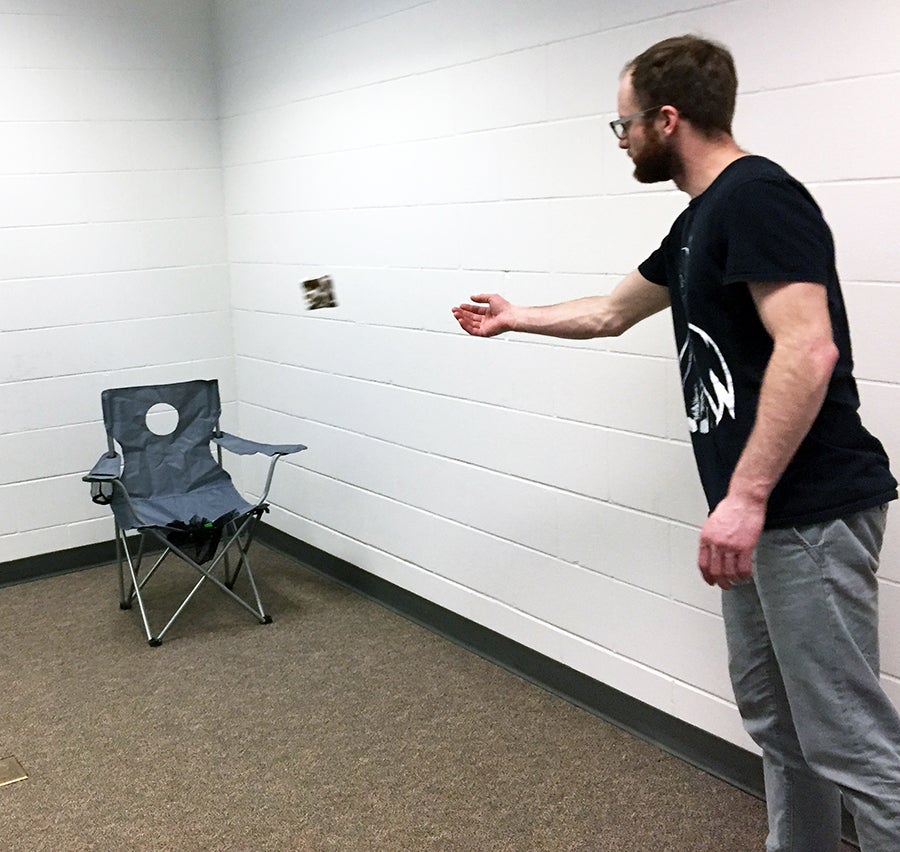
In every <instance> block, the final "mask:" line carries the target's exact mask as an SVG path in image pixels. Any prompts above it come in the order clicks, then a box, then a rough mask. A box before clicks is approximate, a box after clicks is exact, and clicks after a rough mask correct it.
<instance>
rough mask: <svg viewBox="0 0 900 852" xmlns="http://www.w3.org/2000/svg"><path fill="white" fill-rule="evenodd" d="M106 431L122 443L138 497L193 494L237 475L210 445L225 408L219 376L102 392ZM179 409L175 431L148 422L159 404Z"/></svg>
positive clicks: (126, 478) (128, 481) (129, 481)
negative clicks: (229, 471)
mask: <svg viewBox="0 0 900 852" xmlns="http://www.w3.org/2000/svg"><path fill="white" fill-rule="evenodd" d="M101 401H102V405H103V422H104V424H105V426H106V434H107V436H108V437H109V439H110V447H111V448H112V442H113V441H116V442H118V444H119V446H120V447H121V448H122V460H123V470H122V482H123V484H124V485H125V488H126V489H127V490H128V493H129V494H130V495H131V496H132V497H154V496H159V495H172V494H187V493H189V492H190V491H193V490H195V489H197V488H202V487H204V486H207V485H211V484H213V483H217V482H220V481H222V480H227V481H229V482H230V480H231V478H230V477H229V476H228V474H227V473H226V472H225V471H224V470H223V469H222V468H221V467H220V466H219V464H218V462H217V461H216V459H215V458H214V457H213V454H212V450H211V449H210V440H211V438H212V436H213V433H214V432H215V431H216V429H217V428H218V423H219V416H220V414H221V411H222V408H221V404H220V402H219V383H218V382H217V381H216V380H215V379H210V380H195V381H190V382H176V383H174V384H167V385H144V386H141V387H131V388H113V389H110V390H105V391H103V393H102V394H101ZM159 404H163V405H170V406H171V407H172V408H174V409H175V410H176V411H177V412H178V423H177V425H176V426H175V429H174V431H173V432H171V434H167V435H158V434H156V433H155V432H153V431H152V430H151V429H150V428H149V427H148V425H147V413H148V412H149V411H150V409H151V408H153V406H155V405H159Z"/></svg>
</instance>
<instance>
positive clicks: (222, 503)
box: [113, 481, 253, 529]
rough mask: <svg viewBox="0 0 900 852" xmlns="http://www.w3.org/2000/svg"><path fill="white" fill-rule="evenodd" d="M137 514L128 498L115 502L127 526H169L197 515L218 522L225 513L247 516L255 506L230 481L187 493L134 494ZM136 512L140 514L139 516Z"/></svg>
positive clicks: (122, 523) (115, 510) (133, 504)
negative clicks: (130, 507) (130, 506)
mask: <svg viewBox="0 0 900 852" xmlns="http://www.w3.org/2000/svg"><path fill="white" fill-rule="evenodd" d="M131 504H132V506H134V514H133V513H132V512H131V511H130V509H129V507H128V504H127V503H125V502H124V501H121V502H119V501H114V502H113V511H114V512H115V514H116V520H118V522H119V525H120V526H121V527H122V528H123V529H138V528H140V527H166V526H169V525H170V524H172V523H181V524H190V523H192V522H193V521H195V519H197V518H203V519H204V520H208V521H215V520H217V519H218V518H221V517H222V516H223V515H227V514H230V513H231V514H234V516H235V517H238V516H240V515H244V514H246V513H247V512H249V511H250V510H251V509H253V505H252V504H250V503H248V502H247V501H246V500H245V499H244V498H243V497H241V495H240V494H238V492H237V490H236V489H235V487H234V486H233V485H232V484H231V483H230V482H228V481H223V482H217V483H215V484H214V485H210V486H207V487H206V488H198V489H195V490H194V491H190V492H188V493H187V494H170V495H154V496H153V497H132V498H131ZM135 515H136V517H135Z"/></svg>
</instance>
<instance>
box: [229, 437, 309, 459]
mask: <svg viewBox="0 0 900 852" xmlns="http://www.w3.org/2000/svg"><path fill="white" fill-rule="evenodd" d="M212 439H213V442H214V443H216V444H218V445H219V446H220V447H224V448H225V449H226V450H228V451H229V452H231V453H235V454H236V455H239V456H252V455H255V454H256V453H263V454H264V455H267V456H287V455H290V454H291V453H299V452H301V451H303V450H305V449H306V446H305V445H303V444H259V443H257V442H256V441H248V440H247V439H246V438H238V436H237V435H229V434H228V433H227V432H219V433H218V434H214V435H213V437H212Z"/></svg>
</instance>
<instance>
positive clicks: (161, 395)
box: [84, 380, 306, 646]
mask: <svg viewBox="0 0 900 852" xmlns="http://www.w3.org/2000/svg"><path fill="white" fill-rule="evenodd" d="M101 401H102V405H103V422H104V425H105V426H106V436H107V443H108V447H109V451H108V452H107V453H104V455H102V456H101V457H100V460H99V461H98V462H97V464H96V465H94V468H93V470H91V472H90V473H89V474H87V475H86V476H85V477H84V481H85V482H90V483H91V496H92V499H93V500H94V502H95V503H101V504H104V505H105V504H109V505H111V508H112V512H113V516H114V518H115V529H116V550H117V553H118V563H119V602H120V606H121V608H122V609H130V608H131V605H132V602H133V601H134V599H135V598H136V599H137V602H138V608H139V609H140V613H141V619H142V621H143V625H144V631H145V633H146V634H147V641H148V642H149V643H150V644H151V645H153V646H156V645H159V644H160V643H161V642H162V638H163V636H164V635H165V634H166V632H167V631H168V629H169V628H170V627H171V626H172V624H173V623H174V622H175V619H177V618H178V616H179V615H181V613H182V611H183V610H184V608H185V607H186V606H187V605H188V603H189V601H190V600H191V598H193V597H194V595H195V594H196V593H197V591H198V590H199V589H200V587H201V586H202V585H203V584H204V583H206V582H207V581H209V582H210V583H212V584H213V585H215V586H217V587H218V588H219V589H221V590H222V591H223V592H224V593H225V594H226V595H228V596H229V597H230V598H232V599H233V600H234V601H235V602H237V603H238V604H239V605H240V606H241V607H243V608H244V609H246V610H247V611H248V612H250V613H251V614H252V615H253V616H254V617H255V618H257V619H258V620H259V622H260V623H261V624H268V623H270V622H271V621H272V619H271V616H269V615H267V614H266V612H265V610H264V609H263V605H262V602H261V601H260V598H259V591H258V590H257V587H256V581H255V580H254V577H253V572H252V570H251V568H250V561H249V559H248V556H247V552H248V550H249V548H250V544H251V542H252V541H253V535H254V532H255V529H256V525H257V523H258V522H259V519H260V517H261V516H262V514H263V513H264V512H267V511H268V506H267V504H266V502H265V501H266V498H267V497H268V494H269V488H270V487H271V485H272V475H273V474H274V472H275V464H276V462H277V461H278V459H279V458H281V456H284V455H288V454H290V453H297V452H300V451H301V450H305V449H306V447H305V446H303V445H302V444H259V443H256V442H254V441H246V440H244V439H243V438H238V437H236V436H234V435H228V434H226V433H224V432H220V431H219V416H220V414H221V405H220V402H219V385H218V382H216V381H215V380H209V381H206V380H199V381H190V382H179V383H176V384H168V385H146V386H143V387H132V388H116V389H112V390H105V391H103V393H102V394H101ZM159 405H162V406H163V407H167V406H171V408H172V409H175V412H177V418H178V422H177V424H176V425H175V426H174V429H173V430H169V429H162V428H157V429H155V430H154V429H152V428H151V426H150V425H149V423H152V422H153V417H154V414H153V412H151V409H154V408H155V407H156V406H159ZM168 410H169V411H170V414H171V413H172V412H171V409H168ZM148 412H149V413H150V418H149V421H148ZM161 431H167V432H168V434H157V432H161ZM211 443H214V444H215V445H216V457H213V454H212V450H211V447H210V444H211ZM116 444H118V445H119V447H121V450H122V455H121V457H120V456H119V454H118V453H117V452H116ZM223 447H224V448H225V449H226V450H229V451H230V452H232V453H236V454H238V455H252V454H254V453H264V454H265V455H268V456H271V457H272V462H271V464H270V465H269V473H268V477H267V479H266V484H265V489H264V491H263V494H262V497H261V498H260V499H259V501H258V502H257V503H255V504H252V505H251V504H250V503H248V502H247V501H246V500H244V498H243V497H241V495H240V494H238V492H237V490H236V489H235V487H234V485H233V484H232V481H231V477H230V476H229V475H228V473H226V471H225V470H224V468H223V467H222V448H223ZM128 530H137V531H138V533H139V534H140V536H139V542H138V545H137V551H136V553H133V552H132V548H131V547H130V546H129V539H128V538H127V537H126V532H127V531H128ZM148 537H151V541H152V539H156V540H158V541H159V542H160V543H161V544H162V546H163V552H162V555H161V556H159V557H158V558H157V559H156V561H155V563H154V564H153V566H152V567H150V568H149V570H146V571H144V572H143V573H142V572H141V563H142V561H143V557H144V555H145V553H144V551H145V540H146V539H147V538H148ZM135 538H137V536H132V537H131V541H132V542H133V541H134V539H135ZM220 542H222V547H221V549H219V544H220ZM232 548H235V549H236V550H237V557H238V558H237V564H236V565H235V566H234V569H233V570H232V566H231V561H230V559H229V553H230V552H231V550H232ZM217 551H218V554H217ZM169 554H174V555H175V556H177V557H180V558H181V559H182V560H183V561H184V562H186V563H187V564H188V565H190V566H192V567H193V568H194V569H195V570H196V571H197V572H199V574H200V579H199V580H198V581H197V584H196V585H195V586H194V587H193V589H191V591H190V593H189V594H188V595H187V597H186V598H185V599H184V600H183V601H182V602H181V604H180V605H179V606H178V608H177V609H176V610H175V612H174V614H173V615H172V616H171V618H170V619H169V621H168V623H167V624H166V625H165V626H164V627H163V628H162V630H160V631H159V632H158V633H154V632H153V631H152V630H151V628H150V622H149V620H148V617H147V609H146V607H145V605H144V595H143V594H142V591H143V589H144V586H145V585H146V583H147V581H148V580H149V579H150V578H151V577H152V576H153V575H154V574H155V573H156V570H157V569H158V568H159V566H160V565H162V563H163V560H165V558H166V557H167V556H168V555H169ZM216 554H217V555H216ZM123 557H124V560H123ZM148 561H149V560H148ZM125 563H127V565H128V573H129V575H130V584H129V588H128V589H127V590H126V588H125V575H124V564H125ZM207 563H209V564H208V565H207ZM220 564H221V565H222V566H223V572H222V573H223V578H222V579H219V578H218V577H216V576H214V574H213V572H214V571H215V570H216V569H217V568H218V567H219V565H220ZM242 568H243V569H245V570H246V575H247V579H248V581H249V585H250V589H251V590H252V592H253V599H254V600H255V606H253V605H252V604H251V603H250V602H249V600H245V599H244V598H243V597H241V596H239V595H238V594H237V593H236V592H235V591H234V585H235V581H236V580H237V578H238V575H239V574H240V572H241V569H242Z"/></svg>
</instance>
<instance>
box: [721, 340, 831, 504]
mask: <svg viewBox="0 0 900 852" xmlns="http://www.w3.org/2000/svg"><path fill="white" fill-rule="evenodd" d="M798 348H799V347H797V346H796V345H794V344H793V343H789V344H785V345H781V346H779V345H776V346H775V348H774V350H773V352H772V356H771V359H770V360H769V364H768V367H767V368H766V372H765V375H764V377H763V383H762V387H761V390H760V396H759V405H758V408H757V413H756V422H755V424H754V427H753V431H752V432H751V434H750V438H749V439H748V441H747V445H746V447H745V448H744V451H743V453H742V454H741V457H740V459H739V460H738V463H737V466H736V467H735V470H734V473H733V474H732V477H731V483H730V487H729V495H730V496H741V497H743V498H745V499H748V500H751V501H754V502H759V503H765V502H767V501H768V499H769V495H770V494H771V493H772V489H773V488H774V487H775V485H776V484H777V483H778V480H779V479H780V478H781V476H782V474H783V473H784V471H785V469H786V468H787V466H788V464H789V463H790V460H791V459H792V458H793V457H794V454H795V453H796V452H797V449H798V447H799V446H800V444H801V442H802V441H803V439H804V437H806V434H807V432H809V429H810V427H811V426H812V424H813V421H814V420H815V419H816V416H817V415H818V413H819V410H820V409H821V407H822V402H823V401H824V399H825V394H826V391H827V389H828V382H829V380H830V378H831V373H832V371H833V370H834V365H835V363H836V361H837V349H836V347H835V346H834V343H833V342H831V340H824V339H823V340H819V341H815V342H813V343H811V344H809V345H807V346H805V347H803V348H802V350H801V351H798Z"/></svg>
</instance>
